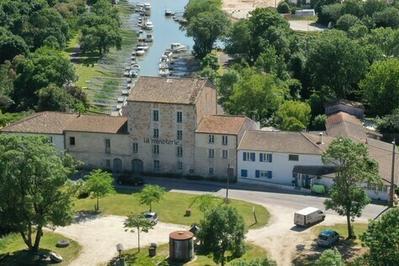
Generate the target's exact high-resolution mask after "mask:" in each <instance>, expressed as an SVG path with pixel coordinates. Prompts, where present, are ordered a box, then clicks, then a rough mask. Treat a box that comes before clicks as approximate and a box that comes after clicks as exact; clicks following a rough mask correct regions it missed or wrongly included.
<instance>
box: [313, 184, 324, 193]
mask: <svg viewBox="0 0 399 266" xmlns="http://www.w3.org/2000/svg"><path fill="white" fill-rule="evenodd" d="M311 191H312V192H313V193H316V194H324V193H326V187H325V186H324V185H320V184H314V185H313V186H312V188H311Z"/></svg>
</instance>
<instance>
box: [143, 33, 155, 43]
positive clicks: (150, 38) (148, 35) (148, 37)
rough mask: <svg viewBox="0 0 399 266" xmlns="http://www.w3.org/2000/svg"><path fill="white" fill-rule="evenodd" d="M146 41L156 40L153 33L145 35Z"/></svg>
mask: <svg viewBox="0 0 399 266" xmlns="http://www.w3.org/2000/svg"><path fill="white" fill-rule="evenodd" d="M145 41H146V42H153V41H154V37H153V36H152V34H147V36H146V37H145Z"/></svg>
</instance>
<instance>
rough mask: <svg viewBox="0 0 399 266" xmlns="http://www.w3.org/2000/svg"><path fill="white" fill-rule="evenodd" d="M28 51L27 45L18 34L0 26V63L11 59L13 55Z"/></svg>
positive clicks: (24, 53) (23, 53)
mask: <svg viewBox="0 0 399 266" xmlns="http://www.w3.org/2000/svg"><path fill="white" fill-rule="evenodd" d="M27 53H28V46H27V45H26V43H25V41H24V39H22V38H21V37H20V36H17V35H14V34H12V33H11V32H10V31H8V30H6V29H5V28H2V27H0V64H2V63H4V61H6V60H12V59H13V58H14V57H15V56H17V55H19V54H21V55H26V54H27Z"/></svg>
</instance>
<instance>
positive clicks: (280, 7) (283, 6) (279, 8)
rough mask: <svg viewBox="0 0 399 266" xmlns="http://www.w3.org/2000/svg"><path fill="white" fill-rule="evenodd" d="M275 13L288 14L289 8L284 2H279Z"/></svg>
mask: <svg viewBox="0 0 399 266" xmlns="http://www.w3.org/2000/svg"><path fill="white" fill-rule="evenodd" d="M277 12H278V13H282V14H286V13H290V6H289V5H288V3H287V2H285V1H283V2H280V3H279V4H278V6H277Z"/></svg>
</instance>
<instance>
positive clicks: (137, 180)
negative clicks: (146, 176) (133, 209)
mask: <svg viewBox="0 0 399 266" xmlns="http://www.w3.org/2000/svg"><path fill="white" fill-rule="evenodd" d="M117 183H118V185H126V186H142V185H143V184H144V180H143V179H142V178H141V177H138V176H126V175H123V176H119V177H118V178H117Z"/></svg>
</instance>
